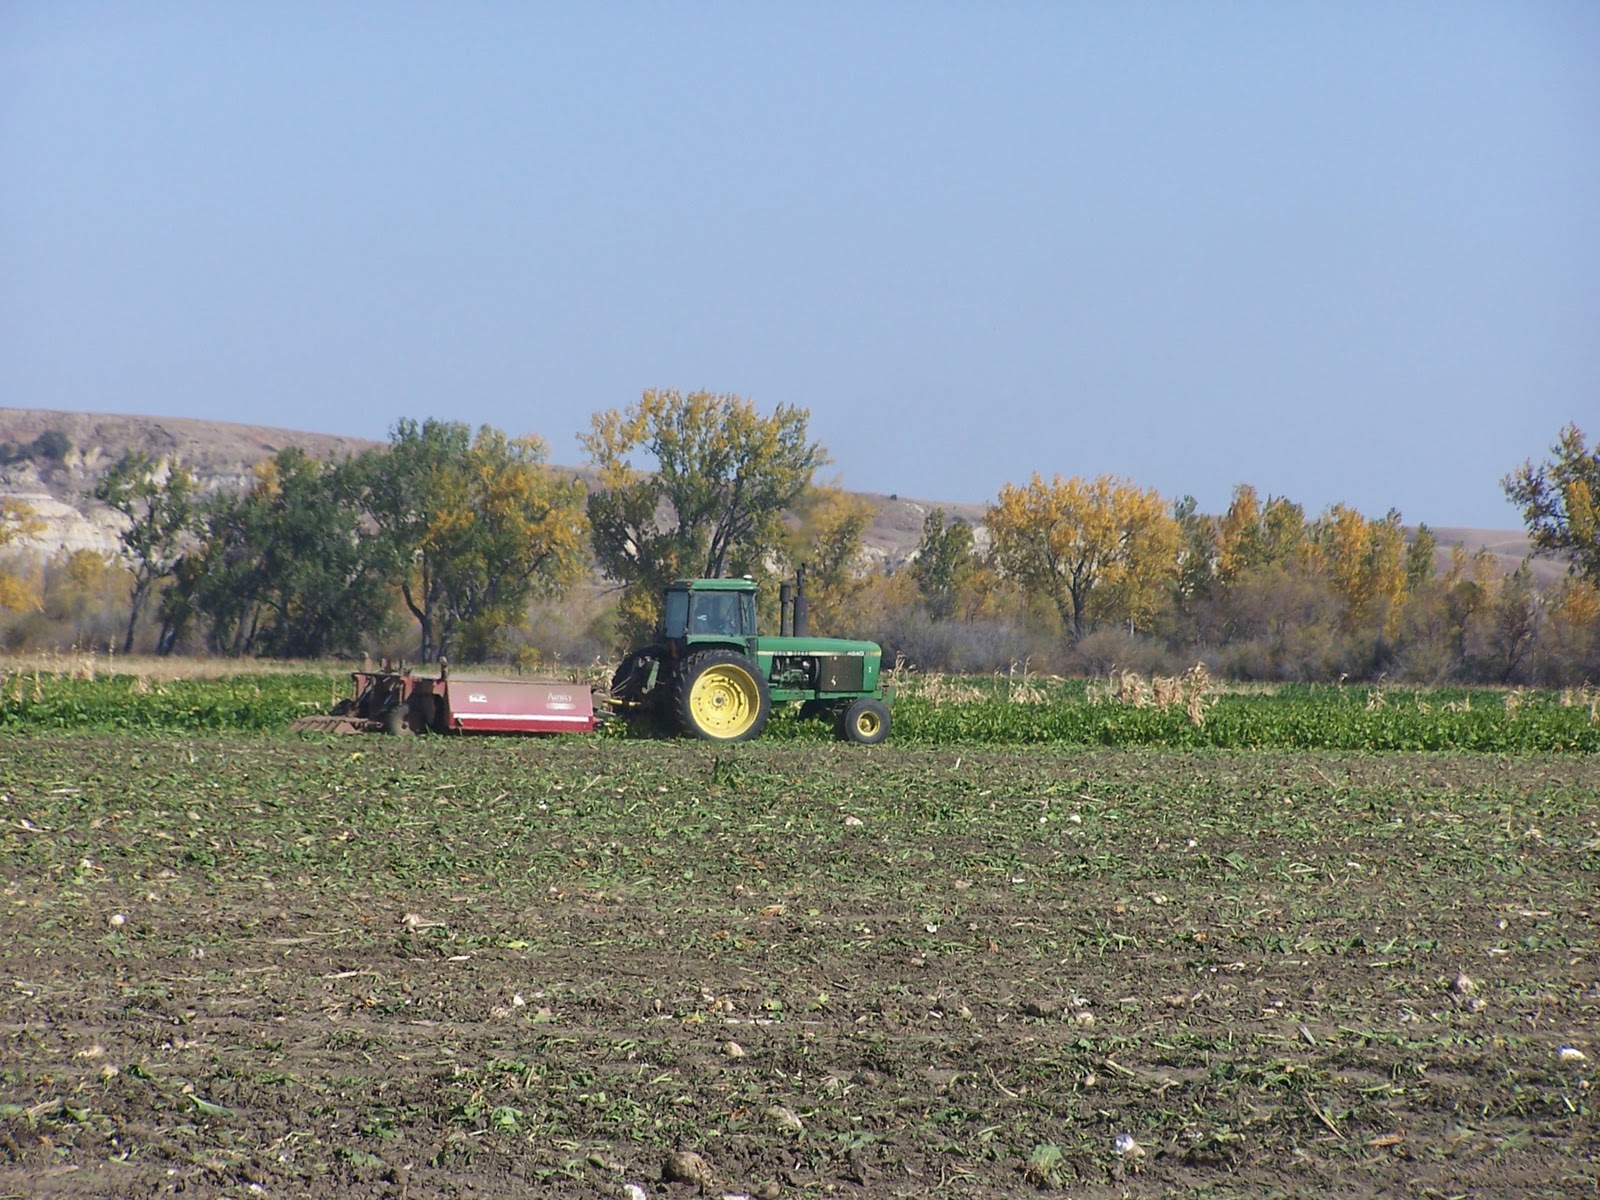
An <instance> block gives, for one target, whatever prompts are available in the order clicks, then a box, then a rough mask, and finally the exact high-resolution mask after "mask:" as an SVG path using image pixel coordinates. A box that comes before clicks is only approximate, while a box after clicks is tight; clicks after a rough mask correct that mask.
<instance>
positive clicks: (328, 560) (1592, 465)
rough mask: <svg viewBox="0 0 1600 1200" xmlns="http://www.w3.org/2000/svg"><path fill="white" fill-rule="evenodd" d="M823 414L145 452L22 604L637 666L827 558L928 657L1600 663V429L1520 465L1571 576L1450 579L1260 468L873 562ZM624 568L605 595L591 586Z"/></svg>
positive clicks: (1375, 671)
mask: <svg viewBox="0 0 1600 1200" xmlns="http://www.w3.org/2000/svg"><path fill="white" fill-rule="evenodd" d="M808 426H809V414H808V413H807V412H806V410H804V409H801V408H794V407H788V406H779V407H778V408H776V409H775V410H773V411H772V412H770V413H763V412H761V411H760V410H758V409H757V408H756V406H755V405H754V404H753V403H752V402H751V401H749V400H747V399H742V398H740V397H737V396H729V395H717V394H712V393H708V392H696V393H691V394H683V393H680V392H678V391H673V390H661V391H647V392H645V393H644V394H643V395H642V397H641V398H640V400H639V401H638V402H637V403H636V404H633V405H631V406H628V407H627V408H623V409H613V410H608V411H606V412H602V413H598V414H595V415H594V416H593V418H592V419H591V422H590V428H589V430H588V431H587V432H586V433H584V434H583V435H581V437H580V441H581V443H582V445H583V447H584V449H585V451H586V453H587V456H588V463H589V467H590V469H591V470H592V472H593V477H594V483H593V485H592V486H586V485H585V484H584V483H583V482H582V481H581V480H579V479H576V478H571V477H567V476H564V475H563V474H561V473H559V472H557V471H556V470H555V469H553V468H551V467H550V466H549V465H548V462H547V457H548V455H547V448H546V446H545V444H544V443H543V442H542V441H541V440H540V439H538V438H535V437H525V438H511V437H507V436H506V435H505V434H503V433H501V432H500V431H498V430H496V429H493V428H491V427H488V426H485V427H483V428H480V429H478V430H476V431H474V430H472V429H471V428H470V427H469V426H467V425H465V424H463V423H460V422H451V421H440V420H434V419H429V420H426V421H423V422H420V423H419V422H417V421H415V420H410V419H402V420H400V421H397V422H396V423H395V425H394V426H393V428H392V429H391V430H390V436H389V441H388V444H387V445H385V446H382V447H378V448H376V449H374V450H371V451H368V452H366V453H363V454H360V455H356V456H353V457H350V458H347V459H344V460H338V461H323V460H319V459H316V458H312V457H310V456H308V455H306V454H305V453H303V452H302V451H299V450H296V449H288V450H284V451H281V452H280V453H278V454H276V455H275V456H273V457H272V458H270V459H268V460H266V461H264V462H263V463H261V464H260V465H259V466H258V467H257V468H256V470H255V472H254V475H253V477H252V478H251V480H250V481H249V483H248V485H247V486H245V487H243V488H240V489H238V490H236V491H225V492H220V493H216V494H212V495H202V494H201V493H200V491H199V489H198V487H197V485H196V482H195V480H194V478H193V477H192V475H190V473H189V472H188V471H187V470H186V469H185V468H184V467H183V466H182V465H181V464H177V463H174V462H171V461H165V460H162V461H157V460H153V459H151V458H149V457H148V456H146V455H142V454H136V453H135V454H129V455H127V456H126V457H124V458H123V459H122V460H121V461H120V462H119V463H118V464H117V465H116V467H115V468H113V469H112V470H111V471H110V472H109V473H107V474H106V475H105V476H104V477H103V478H102V479H101V481H100V483H99V484H98V486H97V488H96V491H95V495H96V496H97V498H98V499H100V500H101V501H103V502H104V503H105V504H107V505H109V506H110V507H111V508H112V509H114V510H115V511H117V512H118V513H120V514H121V515H122V517H123V519H124V522H125V524H124V528H123V532H122V535H121V553H120V555H119V556H118V557H117V559H116V561H114V562H105V561H103V560H102V561H101V562H100V563H99V564H98V565H96V563H94V562H90V561H80V562H77V563H73V562H66V563H56V564H53V565H52V566H51V567H49V568H47V569H45V570H43V571H41V572H39V573H38V578H36V579H33V580H29V579H27V578H25V577H24V574H23V573H22V572H19V571H18V570H17V569H16V567H15V564H13V567H12V569H11V570H8V571H5V572H0V608H5V609H9V610H11V611H12V612H14V613H15V612H27V611H29V610H30V609H31V610H32V611H33V612H35V613H37V614H40V616H39V619H40V620H49V619H53V620H54V622H55V624H56V625H57V626H59V625H60V624H61V623H62V619H63V618H64V617H67V616H69V615H71V613H70V610H72V609H73V607H74V605H73V603H67V602H66V601H65V600H64V599H63V598H64V597H71V596H76V597H77V600H76V601H75V603H76V605H77V608H78V609H79V610H82V609H83V608H84V607H85V606H86V605H88V603H89V602H88V601H87V600H85V599H84V597H85V596H86V595H92V594H93V593H94V592H95V591H96V589H100V590H101V591H103V590H104V589H105V588H106V587H107V586H111V585H114V583H115V581H116V580H118V579H120V580H122V581H123V583H124V585H125V586H126V589H127V591H126V610H125V613H124V616H125V623H124V624H123V625H122V626H121V628H120V629H119V631H118V638H117V642H118V644H120V647H121V649H122V650H123V651H128V650H132V649H133V648H134V647H135V646H136V644H137V642H138V639H139V637H140V633H141V630H144V631H146V637H147V639H148V640H149V643H150V644H151V646H152V648H154V649H155V650H156V651H157V652H160V653H172V652H174V651H180V650H187V651H204V652H207V653H210V654H217V655H229V656H245V655H269V656H275V657H287V658H297V657H322V656H328V655H358V654H361V653H364V652H369V651H371V650H373V649H374V647H404V648H405V650H406V653H407V654H408V656H414V657H416V658H419V659H421V660H423V661H430V660H433V659H436V658H438V657H442V656H445V655H450V656H453V657H459V658H463V659H468V660H472V659H484V658H491V657H497V656H505V655H507V654H508V653H510V651H511V649H512V648H513V647H514V646H515V645H516V643H517V638H518V637H519V636H520V635H523V634H525V633H526V632H527V630H528V621H529V612H530V605H543V606H544V609H543V611H544V612H545V613H547V614H548V613H549V612H551V611H559V610H563V609H564V610H566V611H567V612H568V613H569V614H570V611H571V610H572V609H574V608H588V609H591V610H593V613H594V616H593V617H592V618H590V619H584V620H582V621H580V625H581V626H582V628H583V629H584V630H585V636H586V637H587V638H588V645H589V647H590V648H593V649H595V650H596V651H597V652H600V653H605V652H615V651H617V650H619V649H624V648H626V646H627V645H629V644H631V643H632V642H634V641H636V640H638V639H639V638H641V637H642V636H644V635H645V634H646V633H647V632H648V631H649V629H650V628H651V627H652V626H653V624H654V622H655V620H656V619H657V615H658V614H657V605H658V603H659V596H660V593H661V590H662V588H663V587H664V585H665V584H666V583H668V582H670V581H671V580H672V579H675V578H681V577H689V576H719V575H751V576H753V577H755V578H757V579H758V580H764V579H770V578H773V577H776V576H779V575H786V574H789V573H791V572H792V571H793V570H794V569H795V568H796V567H797V566H799V565H801V564H804V565H805V566H806V568H807V571H808V580H809V589H810V592H811V597H812V612H813V615H814V620H815V624H816V627H818V628H820V629H825V630H827V631H829V632H837V633H840V634H850V635H855V636H864V637H873V638H876V639H877V640H879V641H882V642H884V643H885V645H886V647H888V648H889V649H890V651H891V652H892V653H895V652H898V653H901V654H903V655H905V656H907V657H908V658H910V659H911V660H912V661H913V662H915V663H916V664H917V665H919V666H922V667H924V668H926V669H940V668H954V669H968V670H973V669H976V670H994V669H1004V668H1005V667H1007V666H1008V665H1011V664H1019V663H1025V664H1028V665H1031V666H1035V667H1039V668H1041V669H1045V668H1048V669H1062V670H1081V671H1088V672H1096V671H1100V670H1103V669H1106V668H1108V667H1110V666H1124V667H1135V668H1140V669H1157V668H1159V667H1161V666H1163V665H1169V666H1170V665H1173V664H1176V663H1179V662H1184V661H1186V662H1193V661H1195V660H1196V659H1197V658H1198V659H1201V660H1204V661H1206V662H1207V664H1208V666H1210V667H1211V669H1212V670H1213V671H1215V672H1218V673H1222V674H1226V675H1229V676H1232V677H1239V678H1262V679H1290V678H1337V677H1340V676H1347V677H1355V678H1373V677H1378V676H1381V675H1385V674H1388V675H1393V676H1407V677H1414V678H1418V679H1426V680H1429V681H1438V680H1445V679H1452V678H1457V679H1463V680H1465V679H1473V680H1485V679H1487V680H1497V681H1505V682H1518V681H1523V680H1530V681H1531V680H1534V679H1539V680H1560V681H1562V682H1571V681H1577V682H1581V681H1584V680H1587V679H1589V678H1593V677H1595V676H1596V675H1597V673H1600V521H1597V515H1596V514H1597V509H1596V501H1597V498H1600V445H1597V446H1596V447H1595V448H1594V449H1591V448H1590V447H1589V446H1588V445H1587V443H1586V440H1585V437H1584V435H1583V433H1582V431H1580V430H1578V429H1577V428H1576V427H1575V426H1569V427H1567V428H1566V429H1563V430H1562V431H1561V432H1560V434H1559V436H1558V439H1557V441H1556V443H1555V445H1554V446H1552V447H1551V455H1550V458H1549V459H1547V460H1545V461H1542V462H1540V463H1537V464H1535V463H1533V462H1531V461H1530V462H1527V463H1524V464H1523V465H1522V466H1521V467H1520V468H1517V469H1515V470H1513V471H1512V472H1511V473H1510V474H1508V475H1507V476H1506V477H1505V478H1504V479H1503V480H1502V481H1501V483H1502V487H1503V489H1504V491H1505V493H1506V495H1507V496H1508V497H1509V498H1510V499H1511V500H1512V501H1513V502H1514V503H1515V504H1516V505H1517V506H1518V508H1519V509H1520V510H1521V512H1522V514H1523V517H1524V521H1525V524H1526V525H1527V528H1528V532H1529V536H1530V539H1531V541H1532V544H1533V546H1534V548H1535V551H1536V553H1539V554H1545V555H1550V556H1555V557H1559V558H1562V559H1565V560H1566V561H1567V562H1568V564H1569V566H1570V571H1569V573H1568V575H1567V577H1566V578H1565V579H1564V580H1563V581H1562V582H1561V583H1560V584H1559V585H1557V586H1554V587H1544V588H1541V587H1539V586H1537V585H1536V583H1535V581H1534V578H1533V574H1532V572H1531V570H1530V569H1529V567H1528V565H1527V564H1524V565H1523V567H1522V568H1521V569H1519V570H1517V571H1515V572H1513V573H1512V574H1510V575H1505V574H1503V573H1502V572H1500V571H1499V570H1497V569H1496V568H1495V565H1494V564H1493V562H1492V561H1491V560H1490V559H1489V558H1488V557H1487V556H1485V555H1483V554H1479V555H1477V556H1469V555H1467V554H1466V553H1465V552H1464V551H1462V550H1460V549H1459V548H1457V549H1455V550H1454V551H1452V552H1451V553H1450V555H1449V561H1448V565H1446V566H1445V568H1444V569H1443V570H1438V569H1436V567H1435V560H1436V557H1438V550H1439V548H1438V547H1437V545H1436V542H1435V539H1434V537H1433V535H1432V533H1431V532H1430V531H1429V530H1428V529H1427V527H1426V526H1419V527H1418V528H1417V529H1416V530H1415V531H1413V532H1411V533H1410V534H1409V535H1408V533H1407V531H1406V530H1405V528H1404V527H1403V525H1402V522H1401V516H1400V514H1399V513H1398V512H1394V511H1390V512H1388V513H1386V514H1384V515H1383V516H1382V517H1367V516H1364V515H1363V514H1362V513H1360V512H1358V511H1356V510H1355V509H1353V508H1350V507H1348V506H1345V505H1333V506H1331V507H1330V508H1328V509H1327V510H1325V511H1324V512H1322V513H1320V514H1317V515H1315V516H1310V515H1308V514H1307V513H1306V512H1305V511H1304V509H1303V508H1302V506H1300V505H1299V504H1297V503H1295V502H1293V501H1291V500H1289V499H1287V498H1285V497H1280V496H1265V497H1263V496H1261V495H1260V494H1259V493H1258V492H1257V491H1256V489H1255V488H1253V487H1252V486H1250V485H1248V484H1241V485H1239V486H1238V487H1237V488H1236V489H1235V491H1234V494H1233V496H1232V499H1231V502H1230V504H1229V506H1228V508H1227V510H1226V511H1225V512H1223V513H1221V514H1204V513H1201V512H1199V511H1198V506H1197V504H1196V503H1195V501H1194V500H1193V499H1192V498H1190V497H1183V498H1180V499H1178V500H1176V501H1171V500H1168V499H1166V498H1164V497H1163V496H1161V495H1160V494H1159V493H1158V492H1157V491H1156V490H1154V489H1151V488H1144V487H1140V486H1138V485H1137V484H1135V483H1133V482H1131V481H1129V480H1125V479H1119V478H1116V477H1112V476H1100V477H1096V478H1083V477H1073V478H1063V477H1061V476H1055V477H1053V478H1051V479H1048V480H1047V479H1045V478H1043V477H1042V476H1040V475H1037V474H1036V475H1034V476H1032V477H1031V478H1030V480H1029V481H1028V482H1027V483H1024V484H1007V485H1005V486H1004V487H1002V488H1001V489H1000V491H999V494H998V495H997V497H996V498H995V500H994V501H993V502H992V503H991V504H990V505H989V506H988V508H987V511H986V513H985V516H984V519H983V521H982V522H981V524H980V525H978V526H976V527H975V526H972V525H969V524H967V523H965V522H962V521H955V520H949V519H947V517H946V515H945V514H944V513H943V512H942V511H939V510H935V511H933V512H930V513H928V514H927V515H926V521H925V524H924V527H923V530H922V537H921V541H920V544H919V545H918V547H917V550H916V552H915V554H914V555H913V556H912V557H911V559H910V561H909V562H908V563H906V564H903V565H883V566H879V567H877V568H870V569H869V567H868V565H867V559H866V555H865V551H864V547H863V538H864V535H865V532H866V530H867V528H868V525H869V524H870V520H871V516H872V509H871V507H870V506H869V505H867V504H866V503H865V502H864V501H863V500H861V499H860V498H858V497H854V496H850V495H848V494H847V493H844V492H842V491H840V490H839V489H837V488H833V487H828V486H822V485H819V483H818V482H817V476H818V473H819V472H820V471H821V469H822V468H823V467H825V466H826V464H827V463H828V457H827V453H826V451H825V449H824V448H823V447H822V446H821V444H820V443H818V442H817V441H815V440H814V439H812V438H811V436H810V433H809V427H808ZM30 521H31V514H29V513H28V512H27V511H26V506H22V505H18V504H16V503H15V502H9V501H8V502H6V504H5V505H4V506H0V546H3V545H4V544H5V542H6V541H8V540H14V539H15V538H16V537H18V536H22V535H24V534H26V533H27V532H29V522H30ZM69 557H72V556H69ZM594 578H599V579H601V580H603V581H604V583H605V590H604V591H603V592H602V593H600V594H599V595H595V594H592V593H591V592H590V591H589V590H583V589H580V585H581V584H583V583H584V582H585V581H587V580H591V579H594ZM575 590H578V591H581V594H577V595H575ZM771 590H772V589H767V591H768V592H769V593H770V592H771ZM768 603H769V604H770V603H771V599H770V596H769V598H768ZM552 605H553V606H556V608H555V609H554V610H553V609H552V608H551V606H552ZM52 606H53V608H54V610H55V611H54V615H53V618H51V617H49V616H48V615H47V610H49V609H51V608H52ZM769 615H770V613H769ZM82 618H83V613H82V611H78V613H77V616H76V619H77V620H78V622H79V624H80V626H81V623H82ZM568 625H569V626H570V621H569V622H568ZM14 627H15V626H14ZM36 627H37V626H35V628H36ZM408 628H409V632H407V629H408ZM13 640H15V639H13Z"/></svg>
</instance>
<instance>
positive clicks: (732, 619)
mask: <svg viewBox="0 0 1600 1200" xmlns="http://www.w3.org/2000/svg"><path fill="white" fill-rule="evenodd" d="M661 640H662V642H664V643H666V644H667V645H669V646H674V647H678V648H679V654H678V655H675V656H674V657H678V656H681V654H682V648H684V647H686V646H712V645H717V646H728V647H730V648H737V649H740V650H743V651H745V652H746V653H754V650H755V644H756V585H755V584H754V583H752V582H751V581H750V580H748V579H696V580H680V581H679V582H677V583H674V584H673V585H672V586H671V587H670V588H668V589H667V594H666V603H665V604H664V605H663V606H662V618H661Z"/></svg>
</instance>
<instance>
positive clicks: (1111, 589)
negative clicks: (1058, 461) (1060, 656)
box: [985, 473, 1179, 642]
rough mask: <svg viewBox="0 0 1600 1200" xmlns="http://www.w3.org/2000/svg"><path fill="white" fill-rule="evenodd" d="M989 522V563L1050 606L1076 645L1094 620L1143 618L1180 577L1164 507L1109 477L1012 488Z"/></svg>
mask: <svg viewBox="0 0 1600 1200" xmlns="http://www.w3.org/2000/svg"><path fill="white" fill-rule="evenodd" d="M985 524H986V525H987V526H988V529H989V536H990V539H991V545H992V547H993V549H992V552H991V553H992V558H993V561H994V563H995V565H996V566H997V567H998V568H999V569H1000V571H1001V572H1002V573H1003V574H1005V575H1008V576H1010V577H1011V578H1013V579H1015V580H1017V581H1018V582H1019V583H1020V584H1021V585H1022V587H1023V588H1024V589H1025V590H1026V591H1028V592H1031V593H1033V594H1035V595H1039V596H1043V597H1045V598H1047V599H1048V600H1049V601H1050V602H1051V603H1053V604H1054V605H1055V607H1056V611H1057V612H1058V613H1059V614H1060V616H1061V621H1062V624H1063V625H1065V626H1066V628H1067V629H1068V631H1069V632H1070V634H1071V636H1072V640H1073V641H1074V642H1077V641H1080V640H1082V638H1083V636H1084V634H1085V633H1087V632H1088V630H1089V628H1090V627H1091V626H1092V625H1093V624H1094V623H1095V622H1097V621H1116V622H1122V621H1133V622H1138V621H1141V620H1143V619H1144V618H1146V617H1148V616H1149V615H1150V614H1151V613H1153V612H1154V611H1155V610H1156V608H1158V607H1159V606H1160V604H1161V602H1162V600H1163V599H1164V598H1165V596H1166V594H1167V590H1168V588H1169V587H1170V585H1171V583H1172V581H1173V579H1174V578H1175V577H1176V575H1177V571H1178V540H1179V537H1178V535H1179V530H1178V523H1177V521H1176V520H1174V519H1173V516H1172V514H1171V511H1170V510H1169V507H1168V505H1167V502H1166V501H1165V500H1163V499H1162V498H1161V494H1160V493H1159V492H1157V491H1156V490H1155V489H1154V488H1141V487H1138V486H1137V485H1135V484H1133V483H1131V482H1129V481H1127V480H1123V479H1117V478H1115V477H1113V476H1110V475H1102V476H1100V477H1099V478H1097V479H1082V478H1077V477H1074V478H1072V479H1063V478H1062V477H1061V476H1059V475H1057V476H1056V477H1055V478H1054V479H1053V480H1052V481H1051V482H1049V483H1046V482H1045V481H1044V480H1043V479H1041V478H1040V477H1039V475H1038V474H1037V473H1036V474H1035V475H1034V476H1033V478H1032V480H1031V482H1029V484H1028V485H1027V486H1026V487H1017V486H1015V485H1013V484H1009V483H1008V484H1006V485H1005V486H1004V487H1003V488H1001V489H1000V495H999V497H998V499H997V500H996V502H995V503H994V504H993V505H992V506H991V507H990V508H989V512H988V515H987V517H986V518H985Z"/></svg>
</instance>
